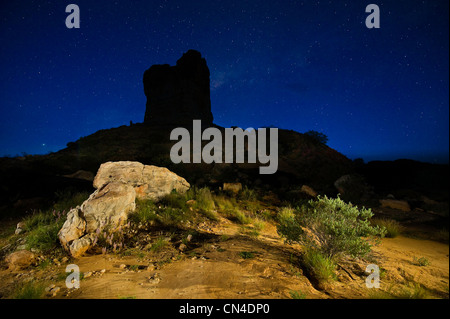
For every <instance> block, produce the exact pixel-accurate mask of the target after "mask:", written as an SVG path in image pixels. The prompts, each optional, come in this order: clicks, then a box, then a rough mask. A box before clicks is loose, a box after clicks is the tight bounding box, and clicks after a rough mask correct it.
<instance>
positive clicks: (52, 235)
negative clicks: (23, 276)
mask: <svg viewBox="0 0 450 319" xmlns="http://www.w3.org/2000/svg"><path fill="white" fill-rule="evenodd" d="M61 227H62V224H61V223H54V224H50V225H43V226H39V227H37V228H35V229H33V230H32V231H31V232H30V233H29V234H28V236H27V239H26V245H27V248H28V249H31V248H36V249H39V250H41V251H48V250H51V249H53V248H55V247H56V246H57V245H58V243H59V239H58V232H59V230H60V229H61Z"/></svg>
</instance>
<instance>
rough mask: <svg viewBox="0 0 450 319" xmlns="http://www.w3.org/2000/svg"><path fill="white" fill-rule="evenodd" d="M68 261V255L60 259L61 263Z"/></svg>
mask: <svg viewBox="0 0 450 319" xmlns="http://www.w3.org/2000/svg"><path fill="white" fill-rule="evenodd" d="M68 261H69V258H68V257H63V258H62V259H61V262H62V263H63V264H65V263H66V262H68Z"/></svg>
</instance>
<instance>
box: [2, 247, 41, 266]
mask: <svg viewBox="0 0 450 319" xmlns="http://www.w3.org/2000/svg"><path fill="white" fill-rule="evenodd" d="M5 260H6V262H7V263H8V267H9V269H10V270H20V269H24V268H27V267H29V266H31V265H32V264H33V263H34V262H35V260H36V255H35V254H33V253H32V252H31V251H28V250H19V251H15V252H13V253H11V254H9V255H8V256H6V259H5Z"/></svg>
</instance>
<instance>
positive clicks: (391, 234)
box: [371, 219, 402, 238]
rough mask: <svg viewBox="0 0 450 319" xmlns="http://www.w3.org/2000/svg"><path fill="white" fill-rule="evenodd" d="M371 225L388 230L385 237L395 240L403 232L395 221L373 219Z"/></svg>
mask: <svg viewBox="0 0 450 319" xmlns="http://www.w3.org/2000/svg"><path fill="white" fill-rule="evenodd" d="M371 224H372V225H373V226H378V227H380V228H382V229H383V228H384V229H385V230H386V234H385V237H387V238H395V237H397V236H398V235H400V234H401V232H402V226H401V225H400V223H399V222H397V221H395V220H393V219H372V221H371Z"/></svg>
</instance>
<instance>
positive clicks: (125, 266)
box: [119, 264, 127, 269]
mask: <svg viewBox="0 0 450 319" xmlns="http://www.w3.org/2000/svg"><path fill="white" fill-rule="evenodd" d="M119 268H120V269H125V268H127V265H125V264H121V265H120V266H119Z"/></svg>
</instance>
